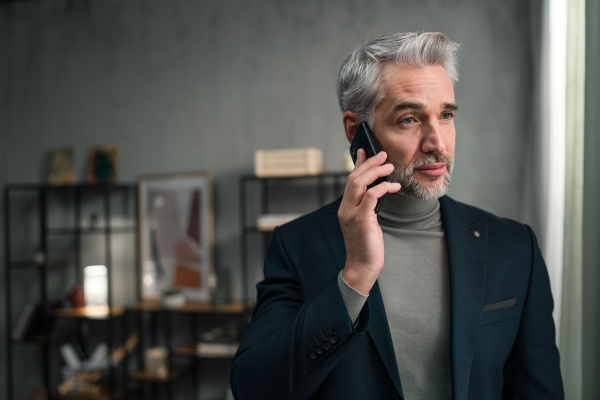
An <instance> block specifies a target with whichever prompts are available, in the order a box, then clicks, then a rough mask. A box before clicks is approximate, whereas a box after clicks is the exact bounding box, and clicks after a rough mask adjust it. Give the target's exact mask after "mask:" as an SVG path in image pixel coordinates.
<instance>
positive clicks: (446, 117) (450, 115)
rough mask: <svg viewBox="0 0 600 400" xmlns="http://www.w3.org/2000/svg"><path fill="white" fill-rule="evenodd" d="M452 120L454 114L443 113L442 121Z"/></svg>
mask: <svg viewBox="0 0 600 400" xmlns="http://www.w3.org/2000/svg"><path fill="white" fill-rule="evenodd" d="M450 118H452V113H443V114H442V119H450Z"/></svg>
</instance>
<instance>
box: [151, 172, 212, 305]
mask: <svg viewBox="0 0 600 400" xmlns="http://www.w3.org/2000/svg"><path fill="white" fill-rule="evenodd" d="M212 199H213V190H212V176H211V174H210V173H208V172H198V173H186V174H175V175H156V176H147V177H143V178H142V179H140V183H139V202H140V207H139V213H140V214H139V216H140V224H139V229H140V232H139V236H140V263H141V266H140V267H141V274H140V276H141V280H142V281H141V294H142V300H149V299H158V298H160V296H161V293H163V292H164V291H168V290H171V289H178V290H181V291H182V292H183V293H184V295H185V297H186V298H187V299H188V300H191V301H200V302H202V301H209V300H210V290H209V274H213V273H214V265H213V240H214V226H213V201H212Z"/></svg>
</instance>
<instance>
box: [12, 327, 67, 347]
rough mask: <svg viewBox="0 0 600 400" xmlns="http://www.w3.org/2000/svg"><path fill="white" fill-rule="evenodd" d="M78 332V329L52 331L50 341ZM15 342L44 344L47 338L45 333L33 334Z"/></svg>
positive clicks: (49, 336)
mask: <svg viewBox="0 0 600 400" xmlns="http://www.w3.org/2000/svg"><path fill="white" fill-rule="evenodd" d="M76 333H77V331H76V330H74V329H71V330H57V331H52V332H50V334H49V335H48V342H57V341H60V340H62V339H66V338H68V337H70V336H74V335H75V334H76ZM13 343H14V344H44V343H46V338H45V336H44V335H36V336H32V337H29V338H27V339H24V340H13Z"/></svg>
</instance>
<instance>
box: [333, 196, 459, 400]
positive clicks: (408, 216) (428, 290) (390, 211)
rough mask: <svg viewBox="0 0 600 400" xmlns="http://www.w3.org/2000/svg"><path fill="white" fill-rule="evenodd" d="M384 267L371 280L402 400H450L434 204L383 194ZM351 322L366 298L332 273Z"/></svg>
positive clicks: (442, 248)
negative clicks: (382, 308)
mask: <svg viewBox="0 0 600 400" xmlns="http://www.w3.org/2000/svg"><path fill="white" fill-rule="evenodd" d="M378 221H379V225H380V226H381V230H382V231H383V242H384V248H385V264H384V267H383V269H382V271H381V273H380V274H379V278H378V279H377V282H378V284H379V288H380V290H381V295H382V297H383V303H384V305H385V311H386V316H387V320H388V324H389V326H390V333H391V336H392V342H393V344H394V351H395V354H396V361H397V363H398V370H399V372H400V379H401V381H402V391H403V392H404V398H405V399H406V400H420V399H427V400H437V399H444V400H445V399H451V398H452V391H451V382H450V289H449V280H448V256H447V250H446V240H445V235H444V228H443V226H442V219H441V214H440V203H439V201H438V200H437V199H432V200H417V199H413V198H409V197H406V196H403V195H400V194H388V195H387V196H386V198H385V200H384V202H383V203H382V206H381V209H380V211H379V215H378ZM338 283H339V285H340V290H341V291H342V296H343V298H344V301H345V303H346V306H347V308H348V313H349V315H350V318H351V319H352V321H356V318H357V317H358V314H359V313H360V310H361V309H362V307H363V305H364V303H365V302H366V300H367V296H363V295H362V294H360V293H359V292H357V291H355V290H354V289H353V288H352V287H350V286H349V285H348V284H347V283H346V282H345V281H344V280H343V278H342V274H341V273H340V274H339V275H338Z"/></svg>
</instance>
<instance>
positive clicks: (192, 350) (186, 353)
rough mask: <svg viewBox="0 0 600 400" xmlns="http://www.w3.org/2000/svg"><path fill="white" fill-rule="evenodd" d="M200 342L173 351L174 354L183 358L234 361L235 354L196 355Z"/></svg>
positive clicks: (187, 344)
mask: <svg viewBox="0 0 600 400" xmlns="http://www.w3.org/2000/svg"><path fill="white" fill-rule="evenodd" d="M197 345H198V342H190V343H186V344H184V345H181V346H179V347H176V348H175V349H173V354H174V355H178V356H183V357H194V358H218V359H232V358H233V354H211V355H201V354H198V353H196V346H197Z"/></svg>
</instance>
